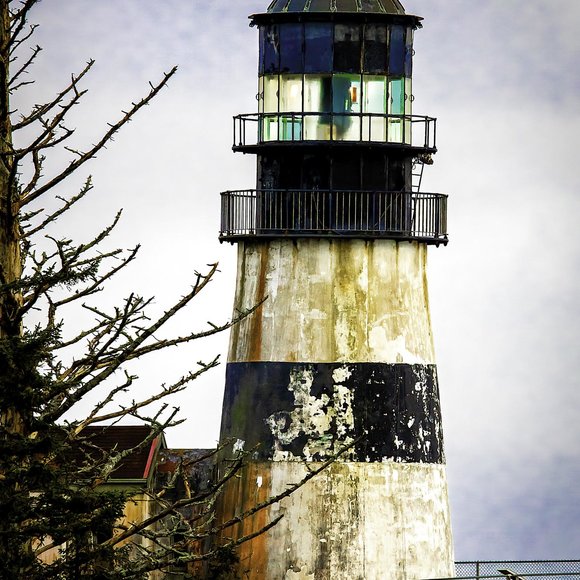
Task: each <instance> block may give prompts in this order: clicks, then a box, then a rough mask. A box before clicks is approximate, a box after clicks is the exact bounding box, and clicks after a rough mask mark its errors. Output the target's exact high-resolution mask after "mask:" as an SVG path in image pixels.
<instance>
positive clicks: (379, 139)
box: [233, 112, 437, 152]
mask: <svg viewBox="0 0 580 580" xmlns="http://www.w3.org/2000/svg"><path fill="white" fill-rule="evenodd" d="M436 139H437V119H435V118H434V117H426V116H422V115H389V114H384V113H325V112H279V113H249V114H243V115H236V116H235V117H234V145H233V147H234V149H236V150H237V149H244V148H246V147H255V146H257V145H264V144H272V143H277V144H282V143H286V144H287V143H298V142H301V143H302V142H334V143H337V142H341V143H348V142H350V143H352V142H355V143H373V144H383V145H393V146H406V147H413V148H418V149H422V150H425V151H429V152H435V151H436V150H437V147H436Z"/></svg>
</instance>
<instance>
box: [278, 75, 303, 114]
mask: <svg viewBox="0 0 580 580" xmlns="http://www.w3.org/2000/svg"><path fill="white" fill-rule="evenodd" d="M280 111H288V112H300V111H302V75H282V76H281V77H280Z"/></svg>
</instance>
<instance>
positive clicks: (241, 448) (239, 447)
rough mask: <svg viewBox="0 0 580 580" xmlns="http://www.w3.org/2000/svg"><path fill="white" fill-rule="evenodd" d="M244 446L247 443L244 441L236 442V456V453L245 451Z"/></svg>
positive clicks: (237, 440) (238, 440)
mask: <svg viewBox="0 0 580 580" xmlns="http://www.w3.org/2000/svg"><path fill="white" fill-rule="evenodd" d="M244 445H245V441H242V440H241V439H236V440H235V442H234V448H233V450H234V455H235V454H236V453H242V452H243V451H244Z"/></svg>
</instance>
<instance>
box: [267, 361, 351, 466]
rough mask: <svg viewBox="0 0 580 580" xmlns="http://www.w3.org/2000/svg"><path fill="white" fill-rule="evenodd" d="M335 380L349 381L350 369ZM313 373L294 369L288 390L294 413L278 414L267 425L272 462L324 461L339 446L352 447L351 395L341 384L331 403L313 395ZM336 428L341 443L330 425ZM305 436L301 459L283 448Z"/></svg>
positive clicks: (344, 369) (342, 370) (337, 372)
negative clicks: (270, 434) (332, 433)
mask: <svg viewBox="0 0 580 580" xmlns="http://www.w3.org/2000/svg"><path fill="white" fill-rule="evenodd" d="M333 377H335V378H336V380H345V379H346V378H349V377H350V371H349V370H348V367H342V368H339V369H336V370H335V371H334V373H333ZM313 381H314V371H313V369H312V368H311V367H308V366H306V367H295V368H294V369H293V370H292V371H291V373H290V380H289V384H288V390H289V391H290V392H291V393H293V395H294V408H293V410H291V411H279V412H276V413H273V414H271V415H270V416H268V417H267V418H266V419H265V421H266V424H267V425H268V427H269V428H270V432H271V433H272V435H273V437H274V443H273V453H272V458H273V460H274V461H288V460H292V459H300V460H301V459H305V460H306V461H312V460H313V459H314V457H315V456H316V457H317V458H319V459H321V458H325V457H328V456H330V455H332V454H334V453H336V452H337V451H338V449H339V447H340V446H343V445H348V444H350V443H352V441H353V439H352V437H350V436H348V433H349V432H350V431H352V429H353V427H354V415H353V412H352V393H351V391H350V390H349V389H348V388H346V387H344V386H343V385H340V384H335V385H333V396H332V399H331V398H330V397H329V396H328V395H326V394H322V395H321V396H320V397H318V398H317V397H314V396H312V395H311V388H312V384H313ZM333 423H334V424H335V425H336V431H337V433H338V434H339V435H340V437H341V440H340V443H337V442H336V441H335V440H334V438H333V437H332V436H330V432H331V425H332V424H333ZM302 436H305V439H306V440H305V443H304V445H303V447H302V449H301V453H300V455H299V456H295V455H294V454H293V453H291V452H290V451H288V450H285V449H284V446H288V445H291V444H292V443H293V442H294V441H295V440H297V439H298V438H300V437H302Z"/></svg>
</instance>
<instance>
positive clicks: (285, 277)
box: [229, 239, 435, 364]
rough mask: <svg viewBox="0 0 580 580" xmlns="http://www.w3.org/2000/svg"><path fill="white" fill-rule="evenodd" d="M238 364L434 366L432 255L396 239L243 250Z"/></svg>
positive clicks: (243, 246) (233, 351) (234, 358)
mask: <svg viewBox="0 0 580 580" xmlns="http://www.w3.org/2000/svg"><path fill="white" fill-rule="evenodd" d="M238 252H239V253H238V278H237V289H236V297H235V302H234V308H235V309H242V308H249V307H251V306H254V305H255V304H257V303H258V302H259V301H260V300H262V299H263V298H264V297H266V296H267V297H268V300H267V301H266V302H265V303H264V304H263V305H262V306H261V307H260V308H259V309H258V311H257V312H256V313H255V314H254V315H253V316H251V317H249V318H248V319H246V320H244V321H243V322H241V323H240V324H238V325H236V326H235V327H234V328H233V329H232V333H231V339H230V353H229V360H230V361H231V362H245V361H286V362H292V361H308V362H338V361H353V362H363V361H364V362H384V363H408V364H432V363H434V362H435V354H434V349H433V337H432V334H431V321H430V315H429V300H428V295H427V278H426V261H427V247H426V246H425V245H424V244H419V243H416V242H413V243H409V242H395V241H392V240H368V241H365V240H320V239H312V240H307V239H306V240H294V241H293V240H275V241H272V242H270V243H268V244H264V243H251V242H244V243H240V244H239V249H238Z"/></svg>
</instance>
